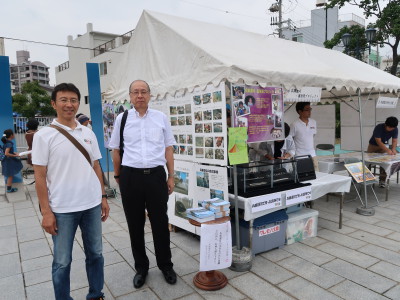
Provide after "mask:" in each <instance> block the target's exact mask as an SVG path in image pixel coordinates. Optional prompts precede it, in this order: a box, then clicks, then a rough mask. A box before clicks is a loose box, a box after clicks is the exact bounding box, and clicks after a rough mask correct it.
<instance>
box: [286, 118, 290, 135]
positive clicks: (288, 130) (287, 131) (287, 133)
mask: <svg viewBox="0 0 400 300" xmlns="http://www.w3.org/2000/svg"><path fill="white" fill-rule="evenodd" d="M289 133H290V126H289V124H288V123H286V122H285V138H287V137H288V135H289Z"/></svg>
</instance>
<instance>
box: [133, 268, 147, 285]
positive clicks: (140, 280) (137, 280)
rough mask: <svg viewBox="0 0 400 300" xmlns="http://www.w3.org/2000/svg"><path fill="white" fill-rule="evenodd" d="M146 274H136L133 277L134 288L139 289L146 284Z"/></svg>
mask: <svg viewBox="0 0 400 300" xmlns="http://www.w3.org/2000/svg"><path fill="white" fill-rule="evenodd" d="M146 277H147V272H146V273H144V272H141V273H136V275H135V277H133V286H134V287H135V288H137V289H138V288H140V287H142V286H143V284H144V283H145V282H146Z"/></svg>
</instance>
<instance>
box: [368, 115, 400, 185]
mask: <svg viewBox="0 0 400 300" xmlns="http://www.w3.org/2000/svg"><path fill="white" fill-rule="evenodd" d="M398 124H399V121H398V120H397V118H396V117H389V118H387V119H386V121H385V123H381V124H378V125H376V126H375V129H374V132H373V133H372V137H371V138H370V140H369V144H368V150H367V152H368V153H386V154H389V155H396V154H397V150H396V147H397V136H398V129H397V125H398ZM390 139H392V146H391V148H389V144H388V142H389V140H390ZM386 178H387V175H386V172H385V170H384V169H383V168H380V172H379V186H380V187H385V182H386Z"/></svg>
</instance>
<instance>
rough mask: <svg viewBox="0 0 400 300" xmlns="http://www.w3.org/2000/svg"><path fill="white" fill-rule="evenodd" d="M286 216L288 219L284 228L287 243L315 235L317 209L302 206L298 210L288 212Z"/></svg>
mask: <svg viewBox="0 0 400 300" xmlns="http://www.w3.org/2000/svg"><path fill="white" fill-rule="evenodd" d="M288 217H289V219H288V224H287V229H286V244H287V245H290V244H293V243H295V242H300V241H303V240H305V239H307V238H310V237H314V236H317V225H318V211H317V210H314V209H310V208H303V209H302V210H300V211H297V212H294V213H291V214H288Z"/></svg>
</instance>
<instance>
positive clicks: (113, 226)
mask: <svg viewBox="0 0 400 300" xmlns="http://www.w3.org/2000/svg"><path fill="white" fill-rule="evenodd" d="M121 230H123V228H122V227H121V226H119V225H118V223H117V222H115V221H114V220H113V219H111V218H109V219H108V220H107V221H105V222H103V223H102V232H103V234H105V233H109V232H114V231H121Z"/></svg>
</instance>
